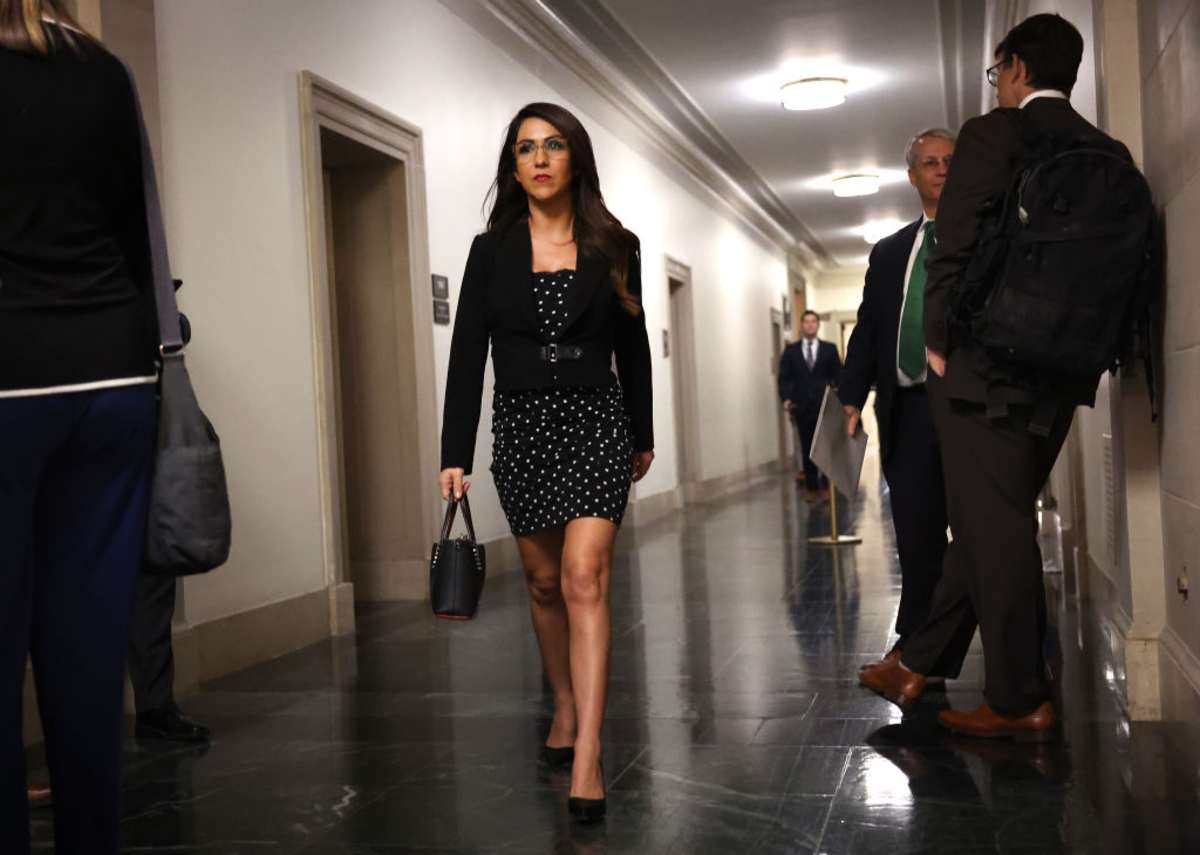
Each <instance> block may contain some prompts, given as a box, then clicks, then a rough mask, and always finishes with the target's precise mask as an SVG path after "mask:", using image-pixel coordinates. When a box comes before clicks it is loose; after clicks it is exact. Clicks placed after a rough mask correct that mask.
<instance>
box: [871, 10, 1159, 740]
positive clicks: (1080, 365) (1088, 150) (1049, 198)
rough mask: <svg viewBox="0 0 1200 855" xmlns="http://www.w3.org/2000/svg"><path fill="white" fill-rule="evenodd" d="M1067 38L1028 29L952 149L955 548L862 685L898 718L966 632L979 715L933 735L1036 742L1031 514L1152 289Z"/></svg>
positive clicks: (1033, 22)
mask: <svg viewBox="0 0 1200 855" xmlns="http://www.w3.org/2000/svg"><path fill="white" fill-rule="evenodd" d="M1082 55H1083V38H1082V37H1081V36H1080V34H1079V31H1078V30H1076V29H1075V27H1074V26H1072V25H1071V24H1070V23H1068V22H1067V21H1066V20H1064V19H1063V18H1061V17H1059V16H1058V15H1035V16H1033V17H1031V18H1028V19H1026V20H1025V21H1024V22H1022V23H1021V24H1019V25H1018V26H1017V27H1015V28H1014V29H1013V30H1012V31H1011V32H1010V33H1009V34H1008V35H1007V36H1006V37H1005V38H1004V40H1003V41H1002V42H1001V43H1000V45H999V46H998V47H997V49H996V53H995V59H996V64H995V65H993V66H992V67H991V68H989V69H988V71H987V75H988V81H989V83H991V84H992V85H994V86H996V87H997V89H998V96H999V97H998V100H999V103H1000V108H999V109H996V110H993V111H992V112H991V113H989V114H987V115H986V116H981V117H979V118H975V119H972V120H971V121H969V122H967V123H966V124H965V125H964V126H963V128H962V131H961V133H960V135H959V139H958V146H957V148H956V149H955V154H954V162H953V164H952V166H951V168H950V172H949V175H948V177H947V182H946V186H945V189H944V190H943V193H942V198H941V202H940V205H939V209H938V221H937V234H936V237H937V242H936V245H935V247H934V249H933V251H932V253H931V255H930V260H929V263H928V271H929V275H928V283H927V286H926V292H925V341H926V347H927V349H928V359H929V365H930V368H931V372H930V379H929V398H930V403H931V407H932V411H933V416H934V422H935V425H936V427H937V431H938V436H939V439H940V441H941V446H942V455H943V459H944V461H945V478H946V500H947V508H948V511H949V517H950V529H951V534H952V536H953V542H952V543H951V545H950V547H949V548H948V549H947V551H946V557H945V564H944V568H943V575H942V578H941V580H940V582H939V583H938V587H937V589H936V590H935V592H934V596H933V602H932V605H931V607H930V613H929V617H928V619H927V620H926V621H925V622H924V624H922V626H921V627H920V628H919V629H918V630H917V631H916V632H914V633H912V634H911V635H910V636H909V637H908V638H906V639H905V640H904V643H903V645H902V649H901V650H900V651H899V653H898V654H894V655H891V656H889V657H888V658H886V659H885V660H883V661H882V662H880V663H877V664H875V665H873V666H869V667H868V668H866V669H865V670H863V671H862V672H860V680H861V682H862V683H863V685H865V686H867V687H868V688H870V689H872V690H873V691H875V692H877V693H879V694H881V695H883V696H884V697H887V698H888V699H890V700H892V701H894V702H896V703H897V704H899V705H901V706H907V705H909V704H910V703H912V702H913V701H915V700H916V699H917V698H918V697H920V695H921V693H922V691H923V689H924V687H925V681H926V679H927V678H929V677H934V676H939V677H950V678H953V677H956V676H958V673H959V670H960V669H961V666H962V663H963V660H964V658H965V656H966V653H967V649H968V647H969V645H970V643H971V639H972V638H973V636H974V634H975V630H976V627H978V628H979V630H980V633H981V636H982V641H983V649H984V659H985V685H984V697H985V700H986V703H985V704H984V705H983V706H981V707H980V708H979V709H976V710H974V711H971V712H963V711H957V710H947V711H945V712H943V713H941V714H940V716H939V720H940V722H941V723H942V724H943V725H944V726H946V727H947V728H949V729H951V730H953V731H955V732H957V733H961V734H965V735H970V736H981V737H1015V738H1022V739H1044V738H1049V737H1050V736H1051V734H1052V733H1053V732H1054V728H1055V716H1054V710H1053V708H1052V707H1051V704H1050V686H1049V683H1048V679H1047V673H1046V665H1045V661H1044V658H1043V649H1044V643H1045V638H1046V601H1045V589H1044V587H1043V581H1042V560H1041V552H1040V549H1039V547H1038V541H1037V527H1038V526H1037V516H1036V510H1035V502H1036V499H1037V496H1038V493H1039V491H1040V490H1041V488H1042V486H1043V485H1044V484H1045V482H1046V480H1047V478H1048V477H1049V475H1050V470H1051V468H1052V467H1053V465H1054V461H1055V459H1056V458H1057V456H1058V453H1059V450H1060V449H1061V448H1062V444H1063V441H1064V440H1065V438H1066V436H1067V432H1068V430H1069V429H1070V426H1071V419H1072V417H1073V415H1074V409H1075V407H1076V406H1078V405H1089V406H1090V405H1092V404H1094V402H1095V391H1096V386H1097V383H1098V381H1099V378H1100V376H1101V374H1102V373H1103V371H1104V370H1105V369H1107V368H1109V367H1111V366H1112V365H1113V364H1114V363H1115V360H1116V358H1117V356H1118V355H1119V353H1120V348H1121V346H1122V345H1123V344H1124V342H1125V340H1126V339H1127V338H1128V333H1129V329H1130V324H1131V318H1132V317H1133V315H1134V314H1135V313H1136V311H1137V308H1138V305H1139V301H1140V299H1142V297H1143V296H1144V295H1143V292H1144V291H1145V290H1146V287H1145V285H1146V283H1145V280H1144V276H1143V269H1144V268H1145V267H1146V266H1147V265H1146V260H1147V252H1148V247H1149V235H1150V231H1151V226H1152V222H1153V203H1152V201H1151V199H1150V195H1149V188H1148V186H1146V183H1145V180H1144V178H1142V176H1141V175H1140V173H1138V172H1137V170H1136V168H1135V167H1134V166H1133V165H1132V159H1131V158H1130V156H1129V152H1128V150H1127V149H1126V148H1125V147H1124V146H1123V145H1121V144H1120V143H1118V142H1116V141H1115V140H1113V139H1111V138H1110V137H1108V136H1106V135H1105V134H1103V133H1102V132H1101V131H1099V130H1097V129H1096V128H1095V127H1093V126H1092V125H1091V124H1090V123H1089V122H1087V121H1086V120H1085V119H1083V118H1082V117H1081V116H1080V115H1079V114H1078V113H1076V112H1075V110H1074V109H1073V108H1072V107H1071V104H1070V101H1069V96H1070V93H1071V89H1072V87H1073V86H1074V84H1075V80H1076V76H1077V74H1078V69H1079V64H1080V60H1081V58H1082Z"/></svg>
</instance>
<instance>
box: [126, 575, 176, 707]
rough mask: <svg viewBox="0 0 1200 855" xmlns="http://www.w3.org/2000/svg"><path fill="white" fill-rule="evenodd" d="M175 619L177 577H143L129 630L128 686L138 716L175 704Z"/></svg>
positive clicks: (139, 577) (135, 597) (141, 577)
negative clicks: (173, 638)
mask: <svg viewBox="0 0 1200 855" xmlns="http://www.w3.org/2000/svg"><path fill="white" fill-rule="evenodd" d="M174 616H175V577H174V576H155V575H150V574H148V573H145V572H143V573H141V574H140V575H139V576H138V578H137V585H136V588H135V594H134V600H133V621H132V623H131V625H130V628H129V682H130V683H132V684H133V699H134V705H135V707H136V708H137V711H138V712H139V713H144V712H150V711H152V710H161V709H166V708H168V707H170V706H173V705H174V703H175V654H174V652H173V650H172V648H171V621H172V619H173V618H174Z"/></svg>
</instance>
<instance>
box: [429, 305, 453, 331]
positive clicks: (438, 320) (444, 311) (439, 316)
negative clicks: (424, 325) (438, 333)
mask: <svg viewBox="0 0 1200 855" xmlns="http://www.w3.org/2000/svg"><path fill="white" fill-rule="evenodd" d="M433 322H434V323H435V324H438V325H440V326H447V325H449V323H450V301H449V300H434V301H433Z"/></svg>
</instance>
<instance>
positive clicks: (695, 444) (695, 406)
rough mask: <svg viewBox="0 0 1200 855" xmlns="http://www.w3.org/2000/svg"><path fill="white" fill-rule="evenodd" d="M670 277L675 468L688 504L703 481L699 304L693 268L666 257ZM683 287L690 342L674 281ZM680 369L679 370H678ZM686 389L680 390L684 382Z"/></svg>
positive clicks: (669, 303)
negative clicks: (680, 323)
mask: <svg viewBox="0 0 1200 855" xmlns="http://www.w3.org/2000/svg"><path fill="white" fill-rule="evenodd" d="M664 262H665V267H666V275H667V318H668V322H669V323H670V326H671V354H670V358H671V359H674V360H679V362H677V363H674V364H672V366H671V388H672V404H673V408H674V410H675V425H674V427H675V437H674V438H675V467H676V479H677V480H678V482H679V486H680V488H681V490H682V492H683V498H684V501H691V500H692V498H693V497H692V492H694V490H695V485H696V484H698V483H699V482H700V480H701V478H700V402H699V395H698V374H697V372H696V301H695V300H694V299H693V298H694V296H695V293H694V290H693V289H694V284H693V279H692V268H691V267H689V266H688V265H686V264H684V263H683V262H682V261H679V260H678V259H675V258H672V257H671V256H669V255H666V256H664ZM672 280H675V281H676V282H681V283H683V284H682V285H681V286H680V287H681V288H684V289H686V291H685V296H684V299H686V300H687V301H688V312H687V317H688V320H689V322H690V325H691V329H690V330H688V336H687V337H686V338H684V337H681V336H680V335H679V331H678V330H677V329H675V324H674V321H675V317H674V312H673V311H672V306H673V305H674V303H673V302H672V301H673V300H675V299H676V298H675V297H674V296H673V295H672V294H671V281H672ZM675 365H678V368H676V367H675ZM681 377H682V378H683V386H684V387H685V388H679V381H680V378H681Z"/></svg>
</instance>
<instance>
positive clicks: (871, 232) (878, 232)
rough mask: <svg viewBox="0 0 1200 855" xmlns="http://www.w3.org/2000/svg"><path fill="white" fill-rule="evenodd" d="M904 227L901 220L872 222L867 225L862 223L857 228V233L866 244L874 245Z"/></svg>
mask: <svg viewBox="0 0 1200 855" xmlns="http://www.w3.org/2000/svg"><path fill="white" fill-rule="evenodd" d="M904 226H905V223H904V221H903V220H872V221H871V222H869V223H863V224H862V225H861V226H860V227H859V229H858V233H859V234H860V235H862V239H863V240H865V241H866V242H867V243H869V244H876V243H879V242H880V241H881V240H883V239H884V238H885V237H887V236H888V235H890V234H892V233H893V232H898V231H900V229H902V228H904Z"/></svg>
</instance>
